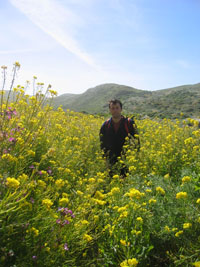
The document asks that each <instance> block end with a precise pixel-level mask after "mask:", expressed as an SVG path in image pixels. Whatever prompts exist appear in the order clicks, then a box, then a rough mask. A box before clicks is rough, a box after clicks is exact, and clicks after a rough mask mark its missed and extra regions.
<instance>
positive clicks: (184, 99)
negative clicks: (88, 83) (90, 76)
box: [53, 83, 200, 118]
mask: <svg viewBox="0 0 200 267" xmlns="http://www.w3.org/2000/svg"><path fill="white" fill-rule="evenodd" d="M112 98H117V99H120V100H121V101H122V103H123V104H124V105H123V110H124V112H125V113H132V114H140V115H141V116H144V115H147V116H150V117H155V116H157V117H160V118H164V117H166V118H178V117H180V113H183V114H184V117H198V116H199V113H200V83H198V84H194V85H183V86H178V87H173V88H167V89H162V90H157V91H147V90H141V89H136V88H133V87H130V86H125V85H119V84H113V83H111V84H102V85H98V86H96V87H94V88H90V89H88V90H87V91H86V92H84V93H82V94H63V95H60V96H58V97H56V98H55V99H54V102H53V105H54V106H55V108H57V107H58V106H60V105H62V107H63V109H71V110H74V111H79V112H86V113H92V114H97V113H98V114H99V113H100V114H102V113H107V112H108V101H109V100H110V99H112Z"/></svg>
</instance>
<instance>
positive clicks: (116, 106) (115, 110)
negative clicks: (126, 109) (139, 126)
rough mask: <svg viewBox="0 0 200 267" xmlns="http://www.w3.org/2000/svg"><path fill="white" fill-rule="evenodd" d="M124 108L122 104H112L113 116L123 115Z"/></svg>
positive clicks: (111, 111)
mask: <svg viewBox="0 0 200 267" xmlns="http://www.w3.org/2000/svg"><path fill="white" fill-rule="evenodd" d="M121 112H122V109H121V107H120V104H119V103H117V104H113V103H111V104H110V113H111V115H112V117H113V118H119V117H120V116H121Z"/></svg>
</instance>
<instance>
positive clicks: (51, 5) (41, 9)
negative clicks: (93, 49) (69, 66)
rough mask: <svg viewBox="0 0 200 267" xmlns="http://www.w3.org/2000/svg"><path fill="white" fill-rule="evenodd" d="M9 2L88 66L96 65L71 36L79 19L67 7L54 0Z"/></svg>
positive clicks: (15, 0) (16, 0) (13, 0)
mask: <svg viewBox="0 0 200 267" xmlns="http://www.w3.org/2000/svg"><path fill="white" fill-rule="evenodd" d="M10 3H11V4H12V5H13V6H15V7H16V8H17V9H18V10H20V11H21V12H22V13H23V14H24V15H26V16H27V17H28V18H29V19H30V20H31V21H32V22H33V23H34V24H35V25H37V26H38V27H39V28H40V29H41V30H43V31H44V32H45V33H46V34H48V35H50V36H51V37H52V38H53V39H54V40H56V41H57V42H58V43H59V44H60V45H62V46H63V47H64V48H65V49H67V50H68V51H70V52H71V53H73V54H74V55H76V56H77V57H78V58H80V59H81V60H83V61H84V62H85V63H87V64H89V65H90V66H93V67H97V66H96V65H95V63H94V60H93V58H92V57H91V56H90V55H89V54H87V53H86V52H85V51H84V50H83V49H82V48H81V47H80V45H79V43H78V41H77V40H76V39H75V38H74V37H73V29H74V30H75V28H76V26H78V25H79V24H80V23H81V21H80V18H79V17H77V16H76V15H75V14H74V13H73V12H72V11H71V10H70V9H69V8H67V7H66V6H62V5H61V4H60V3H58V2H57V1H55V0H43V1H41V0H10Z"/></svg>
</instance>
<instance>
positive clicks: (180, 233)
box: [175, 231, 183, 237]
mask: <svg viewBox="0 0 200 267" xmlns="http://www.w3.org/2000/svg"><path fill="white" fill-rule="evenodd" d="M182 234H183V231H179V232H177V233H176V234H175V236H176V237H179V235H182Z"/></svg>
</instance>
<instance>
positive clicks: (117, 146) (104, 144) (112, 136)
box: [100, 116, 139, 161]
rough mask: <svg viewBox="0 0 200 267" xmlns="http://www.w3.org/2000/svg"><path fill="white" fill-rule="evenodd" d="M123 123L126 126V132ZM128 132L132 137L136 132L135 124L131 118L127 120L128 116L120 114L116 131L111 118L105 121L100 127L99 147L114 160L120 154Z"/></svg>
mask: <svg viewBox="0 0 200 267" xmlns="http://www.w3.org/2000/svg"><path fill="white" fill-rule="evenodd" d="M125 124H126V125H127V126H128V132H127V127H126V125H125ZM128 133H130V135H131V136H133V137H134V136H135V135H136V134H138V132H137V128H136V125H135V123H134V121H133V120H132V119H129V121H128V118H125V117H123V116H122V119H121V122H120V126H119V129H118V131H117V132H115V130H114V127H113V121H112V118H111V119H110V120H109V121H105V122H104V123H103V124H102V126H101V129H100V142H101V149H102V150H103V151H104V153H105V155H106V156H108V157H109V158H114V159H115V160H114V161H116V159H117V157H119V156H120V155H121V152H122V147H123V145H124V142H125V138H126V137H127V136H128ZM137 139H138V138H137ZM138 143H139V139H138Z"/></svg>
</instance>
